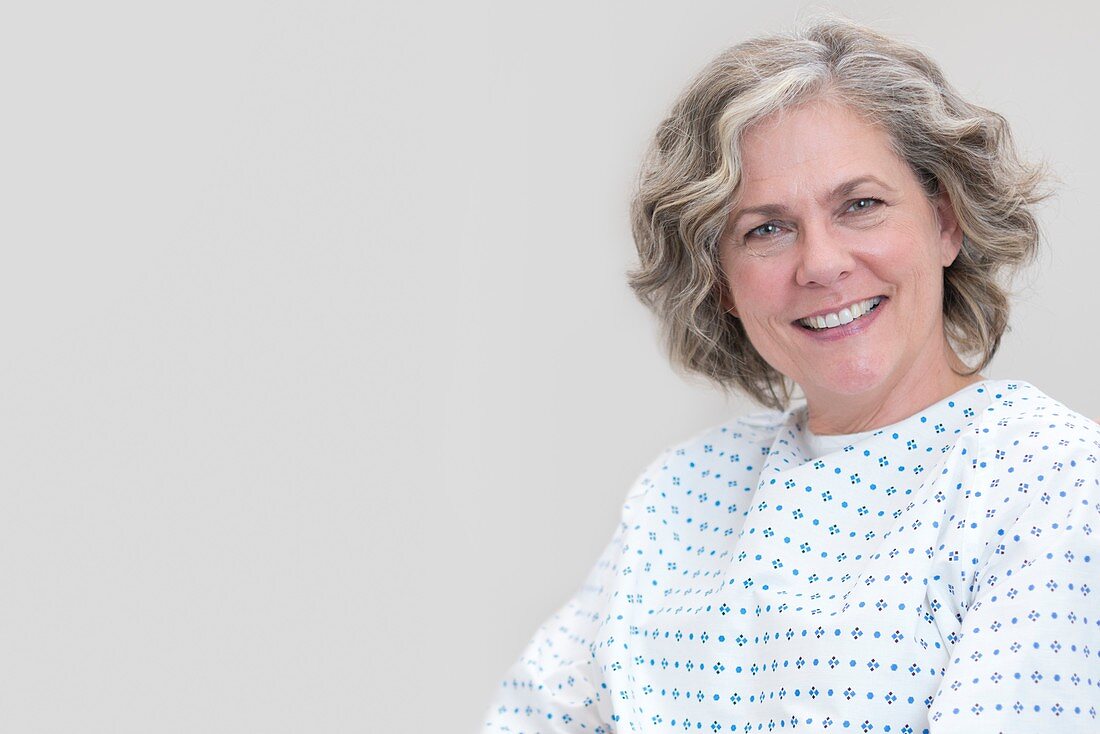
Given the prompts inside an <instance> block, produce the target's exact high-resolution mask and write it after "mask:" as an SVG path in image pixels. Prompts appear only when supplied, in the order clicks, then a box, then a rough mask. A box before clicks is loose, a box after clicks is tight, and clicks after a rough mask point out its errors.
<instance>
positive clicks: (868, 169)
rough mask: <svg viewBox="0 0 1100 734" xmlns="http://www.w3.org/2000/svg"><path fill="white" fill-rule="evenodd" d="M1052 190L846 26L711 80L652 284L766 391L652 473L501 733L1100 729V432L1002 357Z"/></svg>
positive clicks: (675, 329)
mask: <svg viewBox="0 0 1100 734" xmlns="http://www.w3.org/2000/svg"><path fill="white" fill-rule="evenodd" d="M1039 182H1040V176H1039V173H1038V171H1037V170H1036V169H1033V168H1031V167H1029V166H1027V165H1026V164H1024V163H1022V162H1021V161H1020V160H1019V159H1018V158H1017V156H1016V153H1015V151H1014V149H1013V146H1012V140H1011V136H1010V135H1009V133H1008V128H1007V125H1006V124H1005V122H1004V121H1003V120H1002V119H1001V118H1000V117H999V116H998V115H996V114H995V113H992V112H989V111H988V110H984V109H982V108H980V107H977V106H975V105H972V104H970V103H968V102H966V101H965V100H963V99H961V98H960V97H959V95H958V94H957V93H956V92H955V91H954V90H953V89H952V88H951V87H950V85H948V84H947V82H946V81H945V80H944V79H943V76H942V74H941V73H940V71H939V69H938V68H937V67H936V65H935V64H934V63H933V62H932V61H931V60H930V59H928V58H927V57H925V56H924V55H922V54H921V53H919V52H918V51H916V50H914V49H912V48H910V47H908V46H905V45H903V44H900V43H898V42H896V41H894V40H891V39H889V38H886V37H884V36H881V35H879V34H877V33H875V32H873V31H871V30H868V29H866V28H863V27H861V26H858V25H855V24H852V23H849V22H847V21H842V20H835V19H826V20H824V21H820V22H818V23H816V24H814V25H812V26H810V27H808V28H806V29H805V30H803V31H802V32H800V33H798V34H795V35H793V36H776V37H768V38H761V39H755V40H752V41H749V42H746V43H744V44H741V45H739V46H736V47H734V48H732V49H730V50H729V51H727V52H725V53H724V54H722V55H721V56H720V57H719V58H717V59H716V60H715V61H714V62H712V63H711V64H710V65H709V66H708V67H707V68H706V69H704V70H703V71H702V73H701V74H700V75H699V77H698V78H697V79H696V80H695V81H694V82H693V83H692V85H691V86H690V87H689V88H688V90H687V91H686V92H685V93H684V95H683V96H682V97H681V98H680V100H679V101H678V102H677V103H676V105H675V106H674V108H673V110H672V112H671V114H670V115H669V117H668V119H666V120H665V121H664V122H663V123H662V124H661V126H660V128H659V129H658V132H657V135H656V138H655V141H654V144H653V147H652V149H651V151H650V153H649V155H648V156H647V158H646V161H645V164H644V166H643V170H642V175H641V179H640V182H639V188H638V193H637V196H636V197H635V201H634V208H633V215H634V236H635V241H636V244H637V247H638V254H639V260H640V263H639V267H638V268H637V269H636V270H635V271H634V272H633V273H632V274H631V276H630V282H631V285H632V286H633V288H634V290H635V291H636V293H637V294H638V296H639V297H640V298H641V300H642V301H643V302H644V303H645V304H646V305H648V306H649V307H651V308H652V309H653V311H654V312H655V313H656V314H657V316H658V317H659V319H660V321H661V324H662V327H663V330H664V336H665V339H666V341H667V344H668V348H669V352H670V355H671V357H672V360H673V362H674V363H675V364H677V365H678V366H680V367H682V368H686V369H688V370H691V371H694V372H698V373H701V374H704V375H706V376H707V377H709V378H711V379H712V380H714V381H715V382H716V383H717V384H719V385H720V386H722V387H724V388H732V387H739V388H741V389H743V390H745V391H746V392H747V393H749V394H750V395H752V396H753V397H755V398H756V399H757V400H758V401H759V402H761V403H762V404H763V405H764V406H765V407H767V408H770V410H768V411H765V412H761V413H758V414H754V415H751V416H747V417H743V418H739V419H735V420H730V421H728V422H727V423H724V424H722V425H719V426H715V427H713V428H711V429H708V430H706V431H703V432H700V433H699V434H697V435H696V436H693V437H691V438H689V439H687V440H686V441H683V442H682V443H680V444H678V445H676V446H673V447H671V448H669V449H668V450H667V451H666V452H664V453H663V454H662V455H661V456H659V457H657V458H656V459H655V460H654V461H653V463H652V464H651V465H650V466H649V467H648V468H647V469H646V471H645V472H643V474H642V475H641V476H640V477H639V479H638V481H637V483H636V484H635V486H634V488H633V490H632V491H631V492H630V494H629V496H628V499H627V501H626V503H625V505H624V507H623V511H622V519H621V522H620V525H619V527H618V529H617V531H616V533H615V535H614V537H613V538H612V540H611V542H610V543H609V544H608V546H607V549H606V551H605V553H604V555H603V556H602V557H601V558H600V560H599V561H598V562H597V564H596V565H595V566H594V567H593V569H592V572H591V574H590V576H589V578H588V579H587V581H586V582H585V584H584V585H583V586H582V587H581V589H580V590H579V591H578V592H577V594H576V595H575V596H574V597H573V598H572V599H570V600H569V602H568V603H567V604H566V605H565V606H564V607H563V608H562V609H561V610H560V611H559V612H558V613H557V614H555V615H554V616H553V618H551V619H550V620H549V621H547V623H546V624H544V625H543V626H542V627H541V628H540V629H539V630H538V632H537V633H536V635H535V636H534V638H533V639H532V641H531V643H530V644H529V646H528V647H527V649H526V650H525V651H524V653H523V655H522V656H521V657H520V659H519V660H518V661H517V662H516V664H515V665H514V666H513V668H512V669H511V670H509V671H508V673H507V674H506V676H505V678H504V680H503V681H502V685H501V688H500V692H499V695H498V699H497V700H496V701H495V702H494V703H493V705H492V707H491V708H490V710H489V714H488V721H487V724H486V726H487V727H488V728H489V729H490V730H493V731H501V732H512V733H513V734H515V733H517V732H526V733H527V734H532V733H533V732H575V733H577V734H581V733H583V734H591V733H594V732H598V733H601V734H608V733H610V732H615V731H624V732H625V731H633V732H641V731H647V732H650V731H672V730H709V731H711V732H727V731H728V732H750V731H763V730H767V731H774V730H775V729H776V728H780V729H782V728H786V727H790V728H792V729H793V728H809V729H811V730H829V729H831V728H833V727H837V728H844V729H847V728H852V729H856V730H859V731H863V732H870V731H882V732H903V733H905V734H912V732H918V731H924V732H932V733H933V734H939V733H941V732H962V731H974V730H976V731H1001V732H1009V731H1012V732H1023V731H1035V730H1037V729H1039V728H1040V727H1043V726H1049V725H1051V724H1053V723H1054V722H1057V726H1058V727H1059V729H1060V730H1071V731H1081V732H1086V731H1095V728H1096V726H1097V721H1096V720H1097V714H1098V708H1100V661H1098V660H1097V657H1096V655H1097V652H1096V651H1100V602H1098V601H1096V600H1095V598H1094V597H1092V596H1091V594H1092V591H1093V590H1092V586H1093V585H1094V584H1095V572H1094V570H1093V568H1092V566H1093V565H1094V559H1100V540H1098V537H1100V536H1097V535H1096V534H1094V532H1093V528H1094V527H1096V526H1097V524H1098V523H1100V426H1098V425H1097V424H1095V423H1093V422H1092V421H1090V420H1088V419H1087V418H1084V417H1082V416H1081V415H1079V414H1077V413H1075V412H1074V411H1072V410H1070V409H1069V408H1067V407H1066V406H1064V405H1062V404H1061V403H1059V402H1057V401H1056V400H1054V399H1052V398H1051V397H1049V396H1047V395H1046V394H1044V393H1043V392H1041V391H1040V390H1038V389H1037V388H1036V387H1034V386H1032V385H1030V384H1029V383H1027V382H1025V381H1022V380H990V379H987V378H985V377H983V376H982V375H981V374H979V371H980V370H981V369H983V368H984V367H985V366H986V365H987V364H988V362H989V360H990V358H991V357H992V356H993V354H994V353H995V352H996V350H997V347H998V345H999V343H1000V338H1001V334H1002V333H1003V332H1004V330H1005V327H1006V324H1007V298H1006V294H1005V291H1004V288H1003V286H1002V285H1001V282H1000V279H999V276H1000V275H1001V274H1002V273H1003V272H1005V271H1010V270H1012V268H1013V267H1015V266H1017V265H1019V264H1020V263H1022V262H1024V261H1025V260H1027V259H1028V257H1030V256H1031V254H1032V253H1033V252H1034V250H1035V247H1036V243H1037V238H1038V232H1037V226H1036V222H1035V219H1034V217H1033V215H1032V213H1031V211H1030V207H1031V205H1032V204H1034V203H1035V202H1036V201H1037V200H1038V199H1039V198H1040V196H1039V194H1038V193H1037V186H1038V184H1039ZM967 359H969V360H970V362H969V364H968V363H967ZM794 386H797V387H798V388H800V389H801V391H802V393H803V395H804V397H805V400H804V401H801V400H799V401H793V400H792V398H791V396H792V393H793V391H794V390H793V388H794Z"/></svg>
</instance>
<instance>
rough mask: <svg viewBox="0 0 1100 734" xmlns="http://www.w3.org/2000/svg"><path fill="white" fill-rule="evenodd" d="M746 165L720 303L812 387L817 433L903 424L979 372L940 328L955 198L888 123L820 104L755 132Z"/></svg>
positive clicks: (727, 243)
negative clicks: (932, 182) (921, 168)
mask: <svg viewBox="0 0 1100 734" xmlns="http://www.w3.org/2000/svg"><path fill="white" fill-rule="evenodd" d="M741 159H742V163H741V184H740V188H739V195H738V198H737V203H736V205H735V206H733V207H732V208H731V211H730V215H729V223H728V224H727V227H726V235H725V236H724V237H722V238H721V241H720V244H719V248H718V249H719V262H720V263H721V269H722V274H723V275H724V276H725V280H726V284H727V288H726V289H725V290H724V291H723V295H722V301H723V304H724V305H725V306H726V307H727V311H728V312H729V313H730V314H732V315H733V316H735V317H736V318H738V319H739V320H740V321H741V323H742V325H743V328H744V330H745V332H746V334H747V335H748V338H749V342H750V344H751V345H752V346H753V348H755V349H756V351H757V352H759V353H760V355H761V357H762V358H763V359H764V360H765V361H767V363H768V364H769V365H771V366H772V367H773V368H774V369H775V370H777V371H778V372H779V373H781V374H782V375H785V376H786V377H787V378H789V379H791V380H793V381H794V382H795V383H797V384H798V385H799V386H800V387H801V388H802V390H803V392H804V394H805V395H806V398H807V402H808V404H809V406H810V415H809V425H810V427H811V428H812V429H813V430H814V431H817V432H819V433H853V432H856V431H861V430H866V429H868V428H872V427H876V426H879V425H884V424H887V423H893V422H895V421H898V420H901V419H902V418H905V417H906V416H909V415H912V413H913V412H915V411H916V410H918V409H920V408H922V407H924V406H926V405H929V404H931V403H934V402H935V401H936V400H937V399H939V398H940V397H942V396H944V395H949V394H951V393H953V392H955V391H956V390H959V389H961V388H963V387H965V386H966V385H968V384H970V383H972V382H975V381H977V380H978V379H980V378H979V377H978V376H975V375H965V374H960V373H959V372H956V370H960V371H961V369H962V368H963V367H964V365H963V364H962V362H961V361H960V360H959V359H958V357H957V356H956V355H955V353H954V351H953V350H952V348H951V346H950V344H949V343H948V341H947V337H946V334H945V332H944V328H943V310H942V308H941V306H940V304H941V303H942V302H943V277H942V273H943V269H944V268H946V267H948V266H950V265H951V264H952V263H953V262H954V260H955V258H956V257H957V256H958V254H959V250H960V248H961V247H962V238H963V234H962V230H961V229H960V228H959V225H958V222H957V221H956V218H955V214H954V210H953V209H952V206H951V201H950V199H949V198H948V197H947V195H946V194H944V193H940V194H937V195H936V196H935V197H929V196H927V195H926V194H925V192H924V190H923V188H922V187H921V184H920V182H919V181H918V180H917V178H916V176H915V175H914V174H913V171H912V169H911V168H910V167H909V166H908V165H907V164H906V162H905V161H904V160H903V159H902V158H901V157H900V156H898V155H897V153H895V152H894V150H893V147H892V146H891V145H890V139H889V137H888V136H887V134H886V133H885V132H884V131H883V130H882V129H880V128H878V127H875V126H873V125H871V124H869V123H867V122H866V121H864V120H863V119H862V118H861V117H860V116H859V115H858V114H856V113H855V112H854V111H852V110H850V109H849V108H847V107H844V106H842V105H839V104H837V103H835V102H832V101H829V100H815V101H813V102H808V103H806V104H804V105H802V106H800V107H797V108H795V109H792V110H790V111H788V112H787V113H786V114H784V115H782V116H778V117H777V118H775V119H768V120H767V121H765V122H763V123H759V124H757V125H755V126H753V127H752V128H751V129H750V130H749V131H748V132H747V133H746V134H745V136H744V139H743V141H742V144H741ZM740 233H743V234H740ZM864 307H866V310H867V313H866V315H864ZM853 309H854V310H855V314H853V313H852V311H853ZM811 320H812V321H813V325H812V326H810V325H809V324H808V323H804V322H809V321H811ZM872 330H873V331H874V333H871V332H872Z"/></svg>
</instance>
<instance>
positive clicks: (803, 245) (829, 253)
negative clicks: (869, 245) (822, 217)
mask: <svg viewBox="0 0 1100 734" xmlns="http://www.w3.org/2000/svg"><path fill="white" fill-rule="evenodd" d="M797 249H798V267H797V270H796V271H795V279H796V281H797V282H798V284H799V285H805V286H809V285H821V286H831V285H833V284H834V283H837V282H839V281H841V280H843V279H844V278H846V277H848V276H849V275H850V274H851V272H852V270H853V268H854V267H855V257H854V256H853V253H852V250H851V247H850V243H847V242H845V237H844V234H843V233H840V232H836V231H835V230H833V229H832V228H831V227H829V226H828V225H827V224H824V223H818V224H813V223H806V224H804V225H803V227H802V231H801V232H800V233H799V238H798V247H797Z"/></svg>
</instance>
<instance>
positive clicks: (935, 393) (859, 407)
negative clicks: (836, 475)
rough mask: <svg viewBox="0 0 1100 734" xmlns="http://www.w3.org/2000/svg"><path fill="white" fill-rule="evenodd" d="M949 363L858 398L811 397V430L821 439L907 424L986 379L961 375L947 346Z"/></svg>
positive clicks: (957, 361)
mask: <svg viewBox="0 0 1100 734" xmlns="http://www.w3.org/2000/svg"><path fill="white" fill-rule="evenodd" d="M944 347H945V349H946V355H945V356H946V357H947V359H946V360H944V361H943V362H941V363H940V364H938V365H932V366H923V367H918V365H914V369H912V370H909V371H907V372H906V373H905V374H903V375H901V376H900V377H899V378H898V379H896V380H894V381H892V382H889V383H885V384H883V385H880V386H879V387H877V388H876V389H874V390H869V391H867V392H866V393H861V394H858V395H845V394H836V393H821V392H819V393H817V394H815V395H810V394H809V393H807V395H806V401H807V408H808V410H809V429H810V430H811V431H812V432H813V433H816V434H818V435H819V436H826V435H837V434H846V433H861V432H863V431H871V430H875V429H878V428H882V427H883V426H888V425H890V424H892V423H897V422H898V421H901V420H905V419H906V418H908V417H909V416H911V415H913V414H915V413H917V412H918V411H920V410H923V409H924V408H927V407H928V406H929V405H934V404H935V403H937V402H939V401H940V400H943V399H944V398H946V397H948V396H949V395H952V394H954V393H956V392H958V391H959V390H961V389H963V388H964V387H966V386H967V385H972V384H974V383H975V382H981V381H982V380H984V379H985V377H984V376H982V375H977V374H975V375H960V374H958V372H956V370H960V371H961V370H963V369H965V365H964V364H963V362H962V360H960V359H959V357H958V355H956V354H955V352H954V351H953V350H952V349H951V348H950V347H949V346H947V345H946V343H945V345H944Z"/></svg>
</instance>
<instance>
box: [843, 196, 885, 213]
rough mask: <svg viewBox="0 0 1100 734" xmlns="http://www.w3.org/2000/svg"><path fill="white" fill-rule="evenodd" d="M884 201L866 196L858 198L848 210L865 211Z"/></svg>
mask: <svg viewBox="0 0 1100 734" xmlns="http://www.w3.org/2000/svg"><path fill="white" fill-rule="evenodd" d="M881 203H882V201H881V200H879V199H874V198H871V197H869V196H868V197H865V198H863V199H856V200H855V201H853V202H852V203H851V205H849V206H848V211H854V212H863V211H867V210H868V209H873V208H874V207H875V206H876V205H878V204H881Z"/></svg>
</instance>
